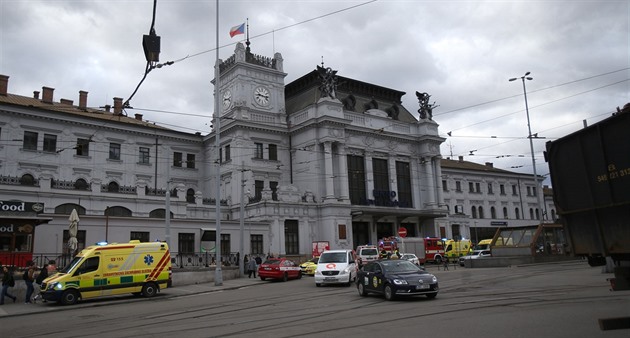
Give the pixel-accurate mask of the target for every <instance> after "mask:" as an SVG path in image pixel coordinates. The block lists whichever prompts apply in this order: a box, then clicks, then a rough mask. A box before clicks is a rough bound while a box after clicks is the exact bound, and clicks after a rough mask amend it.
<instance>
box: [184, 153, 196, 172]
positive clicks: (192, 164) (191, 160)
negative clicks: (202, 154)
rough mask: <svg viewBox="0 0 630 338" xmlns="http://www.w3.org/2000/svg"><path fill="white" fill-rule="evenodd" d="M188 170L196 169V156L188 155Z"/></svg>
mask: <svg viewBox="0 0 630 338" xmlns="http://www.w3.org/2000/svg"><path fill="white" fill-rule="evenodd" d="M186 168H188V169H195V154H186Z"/></svg>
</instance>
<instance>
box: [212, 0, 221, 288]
mask: <svg viewBox="0 0 630 338" xmlns="http://www.w3.org/2000/svg"><path fill="white" fill-rule="evenodd" d="M216 3H217V11H216V14H217V27H216V33H217V36H216V41H217V48H216V56H217V57H216V61H215V65H214V78H215V83H214V112H215V118H214V120H215V121H214V122H215V123H214V126H215V129H214V132H215V139H216V144H215V151H216V154H217V163H216V165H217V174H216V181H217V182H216V184H217V186H216V193H215V198H216V201H215V202H216V203H215V204H216V211H215V217H214V218H215V220H216V238H215V243H216V244H215V247H214V251H215V253H216V268H215V270H214V285H215V286H222V285H223V271H222V270H221V264H222V262H221V163H219V156H218V154H219V152H220V151H221V139H220V135H221V111H220V109H221V105H220V104H219V96H220V93H219V90H220V88H221V79H220V72H219V0H217V1H216Z"/></svg>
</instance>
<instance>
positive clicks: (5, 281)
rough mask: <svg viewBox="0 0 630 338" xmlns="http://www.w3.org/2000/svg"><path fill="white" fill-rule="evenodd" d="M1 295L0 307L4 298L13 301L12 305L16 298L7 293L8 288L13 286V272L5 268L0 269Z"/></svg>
mask: <svg viewBox="0 0 630 338" xmlns="http://www.w3.org/2000/svg"><path fill="white" fill-rule="evenodd" d="M2 272H3V274H2V293H1V294H0V305H3V304H4V297H5V296H6V297H7V298H11V299H13V303H15V300H16V299H17V297H15V296H13V295H12V294H10V293H9V288H12V287H14V286H15V279H13V271H11V270H9V268H7V267H6V266H4V267H2Z"/></svg>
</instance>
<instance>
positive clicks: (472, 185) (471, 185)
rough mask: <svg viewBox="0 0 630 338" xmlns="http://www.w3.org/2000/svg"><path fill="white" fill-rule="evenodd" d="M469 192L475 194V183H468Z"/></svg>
mask: <svg viewBox="0 0 630 338" xmlns="http://www.w3.org/2000/svg"><path fill="white" fill-rule="evenodd" d="M468 192H475V184H474V183H473V182H468Z"/></svg>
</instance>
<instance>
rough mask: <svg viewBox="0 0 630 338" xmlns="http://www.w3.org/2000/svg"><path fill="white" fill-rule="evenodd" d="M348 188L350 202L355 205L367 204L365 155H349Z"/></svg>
mask: <svg viewBox="0 0 630 338" xmlns="http://www.w3.org/2000/svg"><path fill="white" fill-rule="evenodd" d="M347 160H348V190H349V193H350V203H351V204H355V205H365V204H367V196H366V189H365V162H364V160H363V156H354V155H348V156H347Z"/></svg>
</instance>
